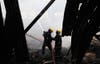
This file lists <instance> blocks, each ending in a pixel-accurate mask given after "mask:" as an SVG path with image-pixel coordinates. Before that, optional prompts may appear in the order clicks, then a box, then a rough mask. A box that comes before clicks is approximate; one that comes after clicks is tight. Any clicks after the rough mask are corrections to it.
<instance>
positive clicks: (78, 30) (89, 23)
mask: <svg viewBox="0 0 100 64" xmlns="http://www.w3.org/2000/svg"><path fill="white" fill-rule="evenodd" d="M69 3H70V4H71V5H72V6H71V5H68V6H67V7H68V8H71V9H70V10H68V11H67V9H68V8H66V11H65V12H70V11H74V12H73V15H74V16H73V15H72V16H70V15H68V14H65V18H69V20H68V19H65V20H64V22H63V31H64V32H63V35H66V34H69V32H71V33H72V40H71V52H72V60H73V61H74V63H76V64H80V63H81V60H82V58H83V56H84V54H85V52H86V50H87V49H88V47H89V45H90V42H91V40H92V37H93V36H94V35H95V33H96V32H97V29H98V27H99V26H100V22H99V20H100V19H99V15H100V13H99V11H100V10H99V9H100V5H99V4H100V2H99V1H98V0H82V1H81V2H79V1H77V0H76V2H74V1H71V0H70V1H69ZM79 3H82V6H81V7H80V10H78V7H79V6H77V4H78V5H79ZM67 4H68V2H67ZM77 10H78V12H77ZM67 15H68V17H67ZM74 18H75V20H73V19H74ZM70 20H72V21H71V22H72V23H71V24H72V25H70V26H71V27H72V28H69V29H70V30H71V31H69V30H67V28H68V27H70V26H69V25H68V24H67V23H68V22H70ZM73 23H74V27H73ZM66 24H67V26H66ZM74 63H73V64H74Z"/></svg>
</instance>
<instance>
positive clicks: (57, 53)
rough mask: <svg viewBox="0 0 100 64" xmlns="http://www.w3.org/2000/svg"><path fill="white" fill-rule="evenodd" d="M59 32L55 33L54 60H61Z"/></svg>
mask: <svg viewBox="0 0 100 64" xmlns="http://www.w3.org/2000/svg"><path fill="white" fill-rule="evenodd" d="M60 32H61V31H60V30H57V31H56V36H55V38H54V40H55V48H54V49H55V59H60V58H61V49H62V38H61V35H60Z"/></svg>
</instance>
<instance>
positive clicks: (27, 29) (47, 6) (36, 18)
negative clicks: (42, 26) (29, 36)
mask: <svg viewBox="0 0 100 64" xmlns="http://www.w3.org/2000/svg"><path fill="white" fill-rule="evenodd" d="M54 1H55V0H51V1H50V2H49V3H48V4H47V5H46V6H45V7H44V9H43V10H42V11H41V12H40V13H39V14H38V15H37V17H35V19H34V20H33V21H32V22H31V23H30V25H29V26H28V27H27V28H26V29H25V33H27V32H28V31H29V30H30V29H31V27H32V26H33V25H34V24H35V23H36V22H37V21H38V20H39V18H40V17H41V16H42V15H43V14H44V13H45V12H46V10H47V9H48V8H49V7H50V6H51V5H52V4H53V3H54Z"/></svg>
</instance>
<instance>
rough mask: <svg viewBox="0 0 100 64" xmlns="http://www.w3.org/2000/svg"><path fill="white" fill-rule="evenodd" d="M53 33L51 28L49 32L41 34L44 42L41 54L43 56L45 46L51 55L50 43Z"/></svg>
mask: <svg viewBox="0 0 100 64" xmlns="http://www.w3.org/2000/svg"><path fill="white" fill-rule="evenodd" d="M52 32H53V29H52V28H49V30H48V31H47V32H46V31H44V33H43V37H44V41H43V46H42V54H45V47H46V46H47V47H48V48H49V50H50V53H52V46H51V42H52V39H53V38H52V36H51V33H52Z"/></svg>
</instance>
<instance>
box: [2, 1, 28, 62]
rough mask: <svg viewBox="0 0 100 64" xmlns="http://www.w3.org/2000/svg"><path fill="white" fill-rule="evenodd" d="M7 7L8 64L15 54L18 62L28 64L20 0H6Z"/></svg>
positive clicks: (6, 38) (6, 39)
mask: <svg viewBox="0 0 100 64" xmlns="http://www.w3.org/2000/svg"><path fill="white" fill-rule="evenodd" d="M4 5H5V8H6V19H5V41H6V42H5V44H6V45H7V49H6V50H5V51H7V52H6V53H7V58H6V59H7V60H8V64H11V63H10V60H11V59H12V56H13V55H14V57H15V60H16V63H21V64H26V62H27V61H29V53H28V49H27V44H26V39H25V33H24V27H23V23H22V18H21V14H20V9H19V5H18V0H4Z"/></svg>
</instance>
